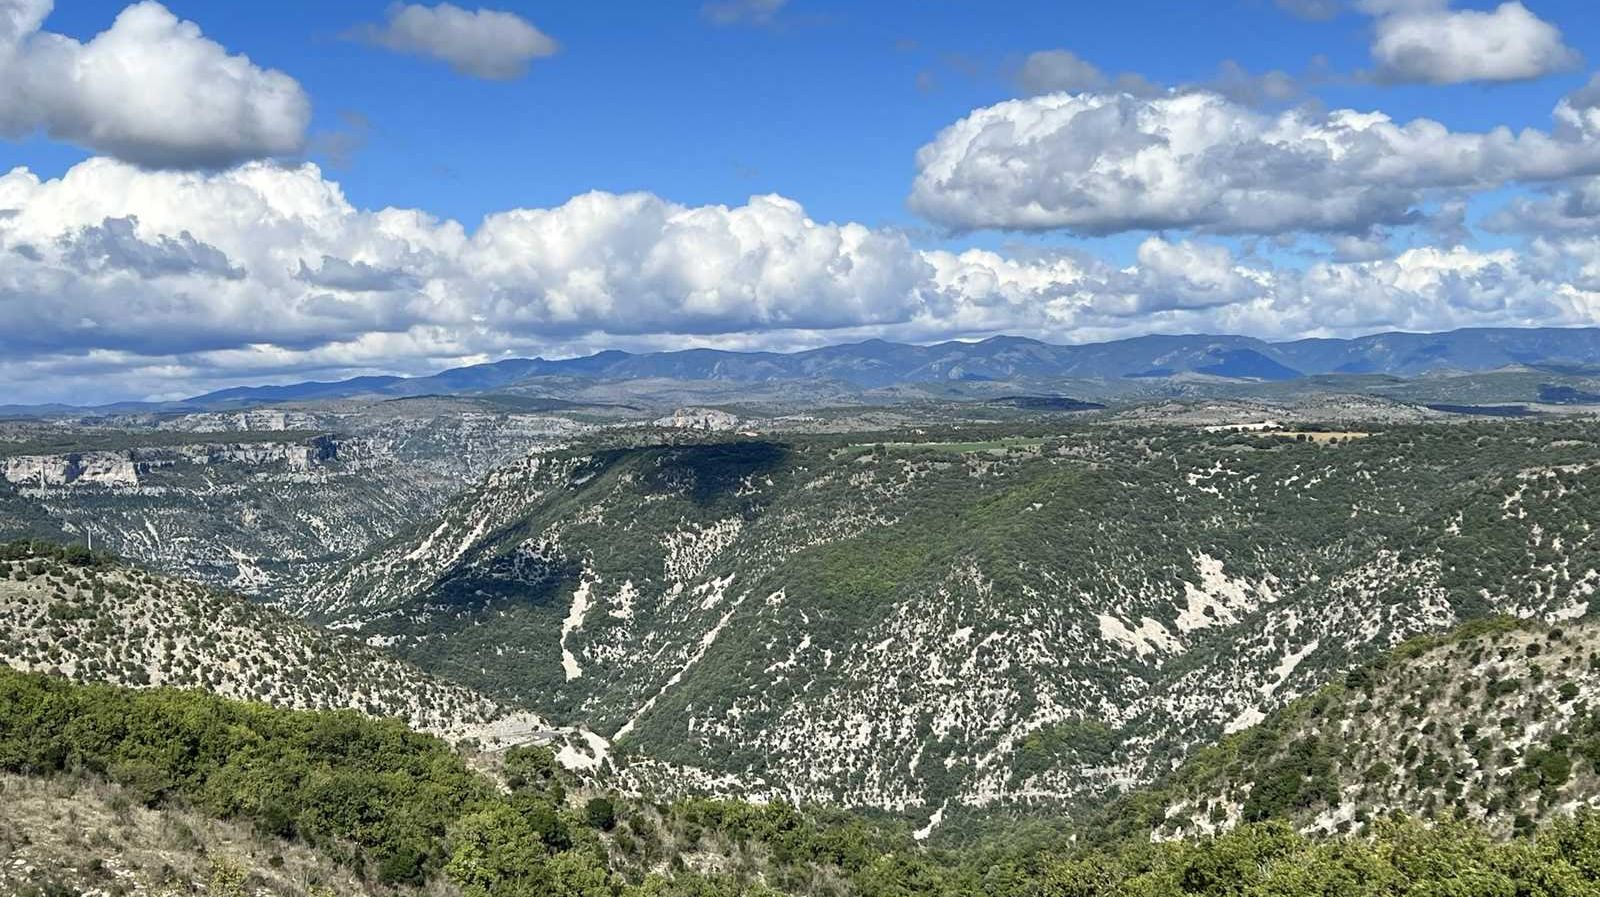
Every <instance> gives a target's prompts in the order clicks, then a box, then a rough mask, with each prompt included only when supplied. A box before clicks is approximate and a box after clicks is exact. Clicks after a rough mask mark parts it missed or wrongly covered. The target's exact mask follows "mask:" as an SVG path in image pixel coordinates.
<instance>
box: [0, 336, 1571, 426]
mask: <svg viewBox="0 0 1600 897" xmlns="http://www.w3.org/2000/svg"><path fill="white" fill-rule="evenodd" d="M1596 366H1600V329H1596V328H1573V329H1562V328H1536V329H1533V328H1530V329H1519V328H1487V329H1467V330H1454V331H1451V332H1448V333H1379V334H1373V335H1371V336H1363V337H1357V338H1354V339H1304V340H1295V341H1292V342H1283V343H1273V342H1268V341H1266V340H1260V339H1254V338H1251V337H1243V336H1227V335H1206V334H1194V335H1182V336H1166V335H1155V336H1141V337H1134V338H1131V339H1124V340H1115V341H1111V342H1104V343H1089V344H1084V345H1076V346H1062V345H1052V344H1050V343H1044V342H1040V341H1038V340H1033V339H1027V338H1024V337H1016V336H997V337H992V338H990V339H986V340H982V341H979V342H944V343H937V344H935V345H931V346H916V345H907V344H902V343H891V342H886V341H884V340H876V339H874V340H867V341H865V342H859V343H846V344H842V345H837V346H826V347H823V348H820V349H810V350H807V351H803V352H793V353H778V352H729V351H722V350H717V349H686V350H681V351H676V352H650V353H644V354H634V353H630V352H622V351H618V350H610V351H606V352H600V353H597V354H595V355H588V356H584V357H582V358H568V359H559V360H550V359H544V358H515V359H508V360H505V361H498V362H494V363H491V364H480V365H472V366H469V367H461V368H453V369H451V370H447V371H443V372H441V373H438V374H434V375H431V376H427V377H394V376H369V377H357V378H354V379H349V380H341V381H336V382H318V381H309V382H305V383H292V384H286V385H281V386H251V387H235V388H232V389H225V390H220V391H217V392H211V393H206V394H204V395H199V396H195V397H193V398H190V399H187V400H184V401H182V402H173V403H159V404H148V405H141V404H139V403H120V404H118V405H115V406H105V410H113V409H114V410H135V409H145V410H151V409H154V410H163V409H173V410H193V409H197V408H205V409H209V408H221V407H238V406H244V405H255V404H263V403H273V402H293V401H310V400H317V399H337V398H354V397H404V396H421V395H465V394H472V393H483V392H490V391H494V390H499V389H504V388H507V387H512V386H516V385H517V384H521V383H527V382H529V381H533V380H536V379H537V378H566V379H568V380H638V379H661V380H680V381H722V382H733V383H778V382H791V381H813V382H821V381H832V382H835V383H842V384H846V385H847V386H849V387H851V388H854V389H878V388H882V387H887V386H892V385H896V384H929V383H941V382H960V381H974V380H977V381H1005V382H1014V383H1020V384H1028V383H1033V384H1040V383H1047V382H1050V381H1060V380H1066V379H1094V380H1105V381H1119V380H1125V379H1141V378H1144V379H1148V378H1165V377H1187V376H1202V377H1211V378H1223V379H1231V380H1241V381H1286V380H1295V379H1299V378H1302V377H1311V376H1322V375H1350V374H1382V375H1391V376H1402V377H1418V376H1426V375H1435V374H1468V373H1479V372H1485V371H1494V370H1500V369H1504V368H1514V367H1523V368H1534V369H1540V370H1548V371H1551V372H1555V373H1562V372H1571V371H1574V370H1586V371H1592V370H1594V369H1595V368H1596ZM65 407H66V406H48V407H43V406H41V407H38V408H34V409H29V408H27V407H26V406H5V407H4V408H3V409H0V413H11V414H15V413H25V412H27V411H29V410H32V411H33V412H34V413H59V412H60V411H62V410H63V409H64V408H65Z"/></svg>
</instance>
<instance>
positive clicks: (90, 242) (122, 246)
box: [56, 215, 245, 280]
mask: <svg viewBox="0 0 1600 897" xmlns="http://www.w3.org/2000/svg"><path fill="white" fill-rule="evenodd" d="M138 227H139V219H138V218H136V217H134V216H132V215H130V216H128V217H126V218H107V219H105V221H103V222H101V223H100V224H97V225H84V226H83V227H80V228H78V229H77V230H74V231H71V232H69V233H66V234H63V235H61V236H60V237H58V238H57V239H56V243H57V245H58V246H59V247H60V248H61V254H62V258H63V260H64V261H66V262H67V264H68V265H69V266H71V267H73V268H75V269H76V270H79V271H84V272H89V273H96V274H103V273H105V272H108V271H127V272H130V273H132V274H134V275H137V276H138V277H142V278H145V279H146V280H148V279H152V278H156V277H168V276H175V275H181V274H208V275H211V276H213V277H221V278H223V279H226V280H238V279H240V278H242V277H244V276H245V272H244V269H242V268H236V267H234V265H233V263H232V262H230V261H228V256H227V254H226V253H224V252H222V250H220V249H218V248H217V247H215V246H211V245H209V244H206V243H202V242H200V241H199V240H196V239H195V238H194V236H193V235H191V234H190V233H189V232H188V231H186V230H185V231H179V232H178V233H177V234H176V235H174V236H168V235H167V234H156V235H154V236H153V237H151V238H150V239H148V240H146V239H142V238H141V237H140V236H139V235H138V233H137V229H138Z"/></svg>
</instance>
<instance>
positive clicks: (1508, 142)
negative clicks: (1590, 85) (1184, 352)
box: [909, 92, 1600, 234]
mask: <svg viewBox="0 0 1600 897" xmlns="http://www.w3.org/2000/svg"><path fill="white" fill-rule="evenodd" d="M1576 96H1577V95H1575V97H1576ZM1556 119H1557V127H1556V128H1555V129H1554V130H1552V131H1550V132H1544V131H1537V130H1532V129H1529V130H1525V131H1522V132H1519V133H1513V132H1511V131H1510V130H1508V129H1504V128H1500V129H1496V130H1493V131H1488V132H1484V133H1473V132H1455V131H1451V130H1450V129H1448V128H1446V127H1445V126H1444V125H1442V124H1440V123H1438V122H1435V121H1431V120H1429V119H1417V120H1415V121H1411V122H1407V123H1404V124H1401V123H1397V122H1395V121H1394V120H1392V119H1390V118H1389V117H1388V116H1386V115H1384V114H1382V113H1379V112H1357V111H1354V110H1350V109H1338V110H1333V111H1327V112H1324V111H1320V110H1316V109H1311V108H1302V109H1291V110H1286V111H1283V112H1278V113H1274V114H1268V113H1263V112H1260V111H1257V110H1254V109H1251V108H1248V107H1246V106H1244V105H1242V104H1239V103H1236V102H1233V101H1230V100H1228V99H1226V98H1224V97H1222V96H1220V95H1217V94H1214V93H1208V92H1189V93H1181V94H1179V93H1171V94H1165V95H1161V96H1155V97H1136V96H1131V95H1128V94H1076V95H1074V94H1049V95H1045V96H1040V97H1033V98H1029V99H1022V100H1011V101H1008V102H1004V103H1000V104H997V105H994V106H989V107H985V108H982V109H978V110H975V111H973V112H972V113H971V114H969V115H968V116H967V117H966V118H964V119H962V120H961V121H958V122H956V123H955V124H953V125H951V126H950V127H948V128H946V129H945V130H944V131H943V132H941V133H940V134H939V135H938V136H937V137H936V138H935V139H934V140H933V142H931V143H929V144H928V145H926V146H924V147H923V148H922V149H921V150H920V151H919V152H918V154H917V177H916V180H915V183H914V185H913V188H912V192H911V196H910V199H909V204H910V206H911V208H912V209H913V210H914V211H916V212H918V213H920V214H922V215H924V216H926V217H928V218H930V219H932V220H933V221H935V222H938V223H940V224H942V225H945V226H947V227H950V228H954V229H958V230H970V229H978V228H1006V229H1017V230H1036V231H1037V230H1051V229H1064V230H1069V231H1073V232H1077V233H1083V234H1108V233H1116V232H1122V231H1130V230H1141V229H1160V228H1198V229H1203V230H1208V231H1214V232H1219V233H1259V234H1277V233H1284V232H1289V231H1297V230H1306V231H1321V232H1347V233H1364V232H1366V231H1367V230H1369V229H1370V228H1371V227H1373V226H1375V225H1393V224H1404V223H1408V222H1411V221H1414V220H1416V219H1417V217H1418V215H1419V212H1418V206H1419V204H1420V203H1421V202H1422V200H1423V199H1424V198H1425V197H1426V196H1427V195H1428V194H1429V193H1430V192H1442V191H1467V190H1477V189H1483V188H1488V187H1494V186H1499V185H1502V184H1505V183H1508V182H1512V181H1544V180H1551V179H1556V178H1563V177H1570V176H1573V175H1577V174H1583V173H1588V172H1593V171H1597V170H1600V140H1595V139H1594V134H1595V133H1596V132H1597V131H1596V128H1597V124H1600V119H1597V118H1596V110H1594V109H1593V108H1584V107H1582V106H1581V104H1580V103H1579V102H1578V101H1577V100H1576V99H1568V100H1563V101H1562V104H1561V105H1560V106H1559V107H1558V108H1557V111H1556Z"/></svg>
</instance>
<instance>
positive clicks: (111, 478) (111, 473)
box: [5, 452, 139, 487]
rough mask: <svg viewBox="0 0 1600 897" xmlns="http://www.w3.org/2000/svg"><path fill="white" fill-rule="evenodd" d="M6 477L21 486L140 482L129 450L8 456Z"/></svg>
mask: <svg viewBox="0 0 1600 897" xmlns="http://www.w3.org/2000/svg"><path fill="white" fill-rule="evenodd" d="M5 478H6V480H8V481H9V482H12V483H15V484H17V485H19V486H39V487H47V486H70V485H75V484H85V485H87V484H93V485H99V486H137V485H139V471H138V465H137V464H136V463H135V462H134V460H133V459H132V458H131V457H130V456H129V454H128V453H127V452H82V453H78V452H74V453H72V454H66V455H20V456H17V457H14V458H6V459H5Z"/></svg>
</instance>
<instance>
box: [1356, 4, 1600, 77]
mask: <svg viewBox="0 0 1600 897" xmlns="http://www.w3.org/2000/svg"><path fill="white" fill-rule="evenodd" d="M1368 11H1369V12H1374V13H1377V14H1378V15H1379V18H1378V20H1377V22H1376V23H1375V26H1374V34H1373V40H1372V58H1373V61H1374V62H1375V63H1376V64H1377V76H1378V78H1379V79H1380V80H1384V81H1389V82H1413V83H1425V84H1458V83H1462V82H1467V81H1526V80H1529V79H1532V78H1540V77H1543V76H1545V75H1548V74H1551V73H1553V72H1559V71H1565V70H1567V69H1571V68H1575V67H1577V66H1578V65H1580V64H1581V63H1582V57H1581V56H1579V54H1578V52H1577V51H1576V50H1573V49H1572V48H1571V47H1569V46H1567V45H1566V43H1565V42H1564V41H1563V40H1562V37H1561V31H1560V29H1558V28H1556V27H1555V26H1554V25H1552V24H1550V23H1549V22H1546V21H1545V20H1543V19H1541V18H1539V17H1538V16H1536V15H1534V14H1533V13H1532V12H1531V11H1530V10H1529V9H1528V8H1527V7H1526V6H1523V5H1522V4H1521V3H1520V2H1516V0H1511V2H1507V3H1502V4H1501V5H1500V6H1498V7H1496V8H1495V9H1493V10H1490V11H1486V12H1485V11H1479V10H1472V9H1463V10H1453V9H1449V8H1448V6H1447V4H1445V3H1442V2H1426V0H1424V2H1415V0H1411V2H1404V3H1400V4H1398V5H1397V4H1394V3H1393V2H1392V0H1391V2H1388V3H1387V4H1386V5H1381V6H1376V7H1374V6H1372V5H1370V4H1369V6H1368Z"/></svg>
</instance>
